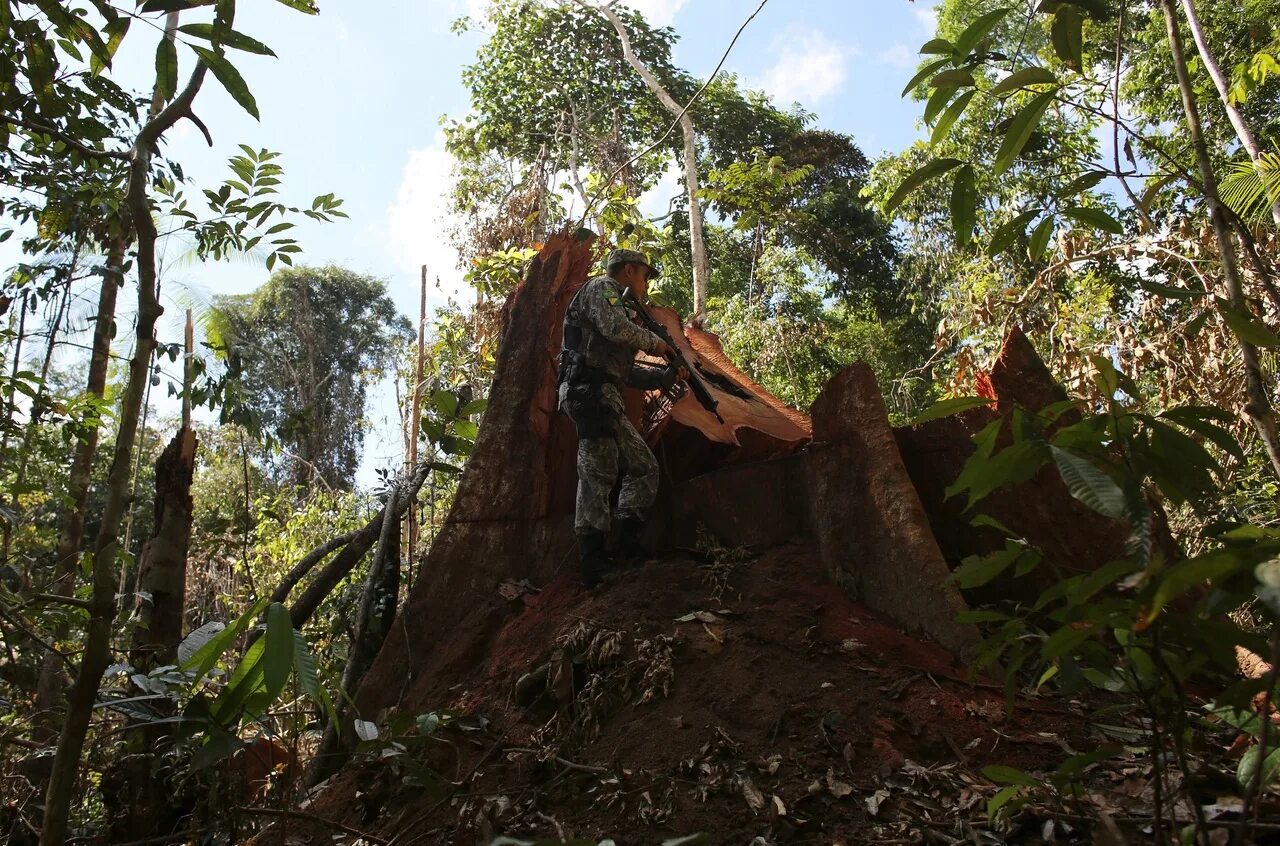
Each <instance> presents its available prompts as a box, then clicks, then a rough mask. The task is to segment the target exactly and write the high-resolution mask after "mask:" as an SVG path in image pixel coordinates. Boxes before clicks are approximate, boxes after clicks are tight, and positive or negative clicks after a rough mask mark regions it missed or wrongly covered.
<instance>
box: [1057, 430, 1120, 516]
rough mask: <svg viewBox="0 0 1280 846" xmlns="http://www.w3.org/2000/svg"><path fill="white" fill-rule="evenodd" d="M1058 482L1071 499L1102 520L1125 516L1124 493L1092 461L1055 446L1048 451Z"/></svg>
mask: <svg viewBox="0 0 1280 846" xmlns="http://www.w3.org/2000/svg"><path fill="white" fill-rule="evenodd" d="M1049 450H1050V452H1051V453H1052V454H1053V461H1054V463H1055V464H1057V465H1058V472H1059V473H1060V474H1061V475H1062V481H1064V482H1066V484H1067V489H1068V490H1070V491H1071V495H1072V496H1073V497H1075V498H1076V499H1078V500H1080V501H1081V502H1083V503H1084V504H1085V505H1087V506H1088V507H1089V508H1091V509H1093V510H1094V511H1096V512H1098V513H1099V514H1102V515H1104V516H1106V517H1111V518H1114V519H1120V518H1121V517H1123V516H1124V513H1125V500H1124V491H1122V490H1121V489H1120V486H1119V485H1117V484H1116V483H1115V480H1113V479H1112V478H1111V477H1110V476H1108V475H1107V474H1106V473H1104V472H1102V471H1101V470H1099V469H1098V467H1097V465H1095V464H1094V463H1093V462H1092V461H1089V460H1088V459H1085V458H1081V457H1080V456H1078V455H1076V454H1075V453H1071V452H1067V451H1066V450H1065V449H1062V448H1060V447H1056V446H1050V447H1049Z"/></svg>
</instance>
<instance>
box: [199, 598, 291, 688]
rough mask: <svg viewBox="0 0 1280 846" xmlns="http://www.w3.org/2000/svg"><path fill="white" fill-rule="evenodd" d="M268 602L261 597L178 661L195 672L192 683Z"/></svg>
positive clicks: (209, 667)
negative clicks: (187, 656)
mask: <svg viewBox="0 0 1280 846" xmlns="http://www.w3.org/2000/svg"><path fill="white" fill-rule="evenodd" d="M269 602H270V600H268V599H263V600H261V601H259V602H257V603H255V604H254V605H253V607H251V608H250V609H249V610H247V611H245V612H244V613H243V614H241V615H240V616H239V617H237V618H236V619H235V621H233V622H232V623H231V625H229V626H227V627H226V628H225V629H223V630H222V631H220V632H218V633H217V634H216V635H214V636H213V637H211V638H209V640H207V641H205V643H204V644H203V645H202V646H200V647H198V648H197V649H196V650H195V651H194V652H193V653H192V654H191V656H190V657H189V658H188V659H187V660H185V661H182V662H180V666H181V668H182V669H183V670H190V671H192V672H194V673H195V678H194V679H193V680H192V684H193V685H195V684H196V683H198V682H199V681H200V680H201V679H202V678H204V677H205V675H206V674H207V673H208V672H209V671H210V670H212V669H213V665H214V664H216V663H218V659H219V658H221V657H222V654H223V653H224V652H226V651H227V649H228V647H230V646H231V644H232V642H233V641H235V639H236V638H237V637H239V636H240V634H241V633H242V632H243V631H244V630H245V629H247V628H248V627H249V625H250V624H251V623H252V622H253V621H254V620H255V619H257V617H258V615H259V614H261V613H262V611H263V609H265V608H266V607H267V605H268V604H269Z"/></svg>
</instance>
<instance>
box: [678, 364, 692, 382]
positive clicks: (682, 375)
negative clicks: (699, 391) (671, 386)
mask: <svg viewBox="0 0 1280 846" xmlns="http://www.w3.org/2000/svg"><path fill="white" fill-rule="evenodd" d="M676 381H677V382H688V381H689V370H688V369H687V368H685V367H677V368H676Z"/></svg>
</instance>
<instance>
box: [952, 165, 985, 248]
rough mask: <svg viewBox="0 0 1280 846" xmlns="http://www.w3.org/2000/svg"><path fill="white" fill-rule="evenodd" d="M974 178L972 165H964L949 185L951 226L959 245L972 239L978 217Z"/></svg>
mask: <svg viewBox="0 0 1280 846" xmlns="http://www.w3.org/2000/svg"><path fill="white" fill-rule="evenodd" d="M974 180H975V176H974V171H973V165H965V166H964V167H962V168H960V172H959V173H957V174H956V181H955V184H954V185H952V186H951V228H952V229H953V230H955V233H956V243H958V244H959V245H960V246H961V247H967V246H969V242H970V241H972V240H973V225H974V223H975V222H976V221H977V219H978V191H977V188H976V187H975V185H974Z"/></svg>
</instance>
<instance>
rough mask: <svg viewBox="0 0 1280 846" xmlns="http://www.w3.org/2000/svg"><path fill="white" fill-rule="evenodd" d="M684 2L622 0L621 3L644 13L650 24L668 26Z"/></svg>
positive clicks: (673, 0)
mask: <svg viewBox="0 0 1280 846" xmlns="http://www.w3.org/2000/svg"><path fill="white" fill-rule="evenodd" d="M684 4H685V0H622V5H624V6H629V7H631V8H632V9H634V10H635V11H637V12H639V13H640V14H641V15H644V19H645V20H646V21H648V22H649V25H650V26H670V25H671V22H672V21H674V20H675V19H676V13H677V12H679V11H680V9H681V8H682V7H683V6H684Z"/></svg>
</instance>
